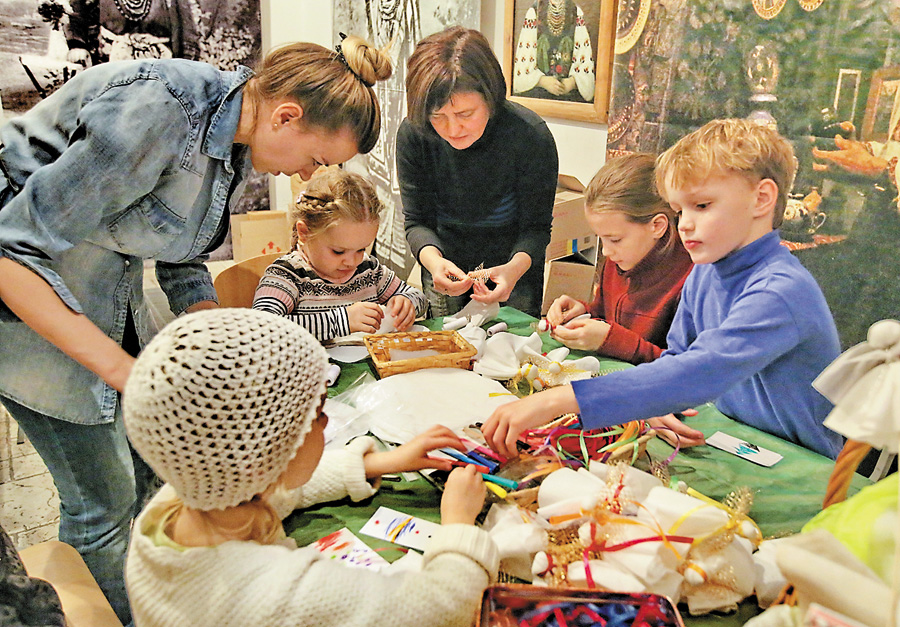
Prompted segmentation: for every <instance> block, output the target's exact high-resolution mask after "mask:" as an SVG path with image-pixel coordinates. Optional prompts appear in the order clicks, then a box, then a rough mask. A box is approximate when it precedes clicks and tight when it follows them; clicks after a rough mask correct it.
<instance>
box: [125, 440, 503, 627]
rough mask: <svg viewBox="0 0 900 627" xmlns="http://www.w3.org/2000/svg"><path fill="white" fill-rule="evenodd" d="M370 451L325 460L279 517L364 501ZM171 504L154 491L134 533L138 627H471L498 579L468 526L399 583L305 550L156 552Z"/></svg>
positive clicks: (451, 530)
mask: <svg viewBox="0 0 900 627" xmlns="http://www.w3.org/2000/svg"><path fill="white" fill-rule="evenodd" d="M371 447H372V441H371V440H369V439H368V438H358V439H357V440H354V441H353V442H351V443H350V444H348V445H347V447H346V448H344V449H342V450H339V451H333V452H326V453H325V455H323V457H322V461H321V462H320V463H319V466H318V468H317V469H316V472H315V474H314V475H313V477H312V478H311V479H310V481H309V482H308V483H307V484H306V485H304V486H303V487H302V488H300V489H298V490H295V491H293V492H291V493H289V497H290V500H289V501H287V502H286V503H285V502H282V503H279V504H276V509H278V510H279V513H281V514H282V515H287V514H288V513H290V511H291V510H293V509H297V508H302V507H305V506H309V505H312V504H314V503H319V502H323V501H327V500H335V499H340V498H343V497H345V496H348V495H349V496H350V498H351V499H353V500H354V501H358V500H361V499H363V498H366V497H368V496H371V494H373V493H374V491H375V488H374V487H373V486H371V485H370V484H369V483H368V482H367V481H366V479H365V471H364V467H363V462H362V457H363V455H364V454H365V453H366V452H368V451H369V450H371ZM172 494H173V492H172V490H171V488H169V487H168V486H166V488H164V489H163V490H162V491H160V493H159V494H158V495H157V496H156V497H154V499H153V500H152V501H151V502H150V503H149V504H148V505H147V507H146V508H145V510H144V511H143V512H142V513H141V515H140V516H139V517H138V518H137V521H136V522H135V526H134V531H133V533H132V538H131V545H130V547H129V551H128V559H127V561H126V564H125V576H126V584H127V588H128V595H129V599H130V601H131V605H132V614H133V617H134V623H135V625H136V627H162V626H164V625H171V626H173V627H174V626H178V627H201V626H203V625H210V626H213V625H214V626H217V627H220V626H221V627H224V626H227V625H235V626H238V625H241V626H243V625H248V626H253V627H265V626H269V625H272V626H274V625H278V626H284V627H288V626H293V625H309V626H311V627H312V626H316V627H322V626H327V625H341V626H344V627H349V626H354V625H359V626H360V627H363V626H365V627H369V626H371V625H386V626H401V625H410V626H416V627H420V626H422V625H428V626H431V625H435V626H437V625H447V626H451V625H460V626H462V625H471V624H472V622H473V620H474V617H475V613H476V611H477V608H478V606H479V601H480V596H481V592H482V590H483V589H484V588H485V587H486V586H487V585H488V584H489V583H490V581H493V580H494V579H495V578H496V575H497V568H498V563H499V557H498V554H497V548H496V546H495V545H494V542H493V540H491V539H490V537H488V534H487V533H486V532H485V531H483V530H482V529H479V528H477V527H474V526H472V525H446V526H441V527H440V529H439V530H438V532H437V533H435V534H434V535H433V536H432V538H431V542H430V544H429V546H428V549H427V550H426V551H425V556H424V568H423V570H422V571H421V572H415V573H403V574H397V575H385V574H381V573H378V572H374V571H370V570H365V569H361V568H350V567H347V566H343V565H341V564H340V563H337V562H335V561H332V560H327V559H322V558H321V554H320V553H319V552H318V551H316V550H315V549H312V548H309V547H307V548H289V547H288V546H286V545H260V544H257V543H255V542H239V541H232V542H226V543H225V544H221V545H219V546H215V547H201V548H188V549H186V550H184V551H179V550H176V549H173V548H170V547H164V546H157V545H156V544H155V543H154V542H153V540H152V539H151V538H150V537H148V535H146V533H145V532H146V531H147V530H148V529H150V528H152V527H153V526H154V522H155V521H156V520H157V519H158V517H159V513H160V510H161V507H160V505H161V504H162V503H164V502H165V501H166V500H168V499H170V498H171V496H172ZM285 505H288V507H286V506H285Z"/></svg>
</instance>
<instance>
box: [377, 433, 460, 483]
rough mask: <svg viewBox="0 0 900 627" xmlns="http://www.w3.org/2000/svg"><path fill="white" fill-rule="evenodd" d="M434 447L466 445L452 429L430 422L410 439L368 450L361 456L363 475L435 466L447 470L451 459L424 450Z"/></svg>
mask: <svg viewBox="0 0 900 627" xmlns="http://www.w3.org/2000/svg"><path fill="white" fill-rule="evenodd" d="M436 450H443V451H453V452H454V453H456V454H461V453H458V452H457V451H465V450H466V447H465V446H463V443H462V442H461V441H460V439H459V436H457V435H456V434H455V433H453V431H451V430H450V429H448V428H447V427H444V426H442V425H434V426H432V427H431V428H430V429H428V430H427V431H425V432H424V433H421V434H419V435H417V436H416V437H414V438H413V439H412V440H410V441H409V442H407V443H406V444H403V445H401V446H398V447H396V448H392V449H390V450H388V451H384V452H380V453H369V454H368V455H366V456H365V457H364V458H363V462H364V463H365V467H366V477H367V478H369V479H372V478H375V477H380V476H381V475H389V474H392V473H396V472H408V471H415V470H422V469H424V468H435V469H437V470H450V469H452V468H453V464H452V460H450V459H445V458H439V457H434V456H432V455H429V454H428V453H430V452H432V451H436Z"/></svg>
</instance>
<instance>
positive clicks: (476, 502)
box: [441, 465, 484, 525]
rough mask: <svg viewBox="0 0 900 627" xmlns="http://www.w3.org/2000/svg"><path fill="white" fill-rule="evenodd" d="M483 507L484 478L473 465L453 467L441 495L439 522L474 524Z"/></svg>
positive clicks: (445, 523)
mask: <svg viewBox="0 0 900 627" xmlns="http://www.w3.org/2000/svg"><path fill="white" fill-rule="evenodd" d="M482 507H484V480H483V479H482V478H481V475H480V474H478V473H477V472H475V467H474V466H471V465H470V466H466V467H465V468H454V469H453V472H451V473H450V476H449V477H447V483H446V484H445V485H444V496H443V497H441V524H442V525H452V524H454V523H458V524H464V525H474V524H475V518H476V517H477V516H478V514H479V513H480V512H481V508H482Z"/></svg>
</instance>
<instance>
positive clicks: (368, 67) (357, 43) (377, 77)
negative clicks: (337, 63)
mask: <svg viewBox="0 0 900 627" xmlns="http://www.w3.org/2000/svg"><path fill="white" fill-rule="evenodd" d="M390 47H391V44H390V43H388V45H387V46H385V47H384V48H375V47H374V46H372V45H371V44H370V43H369V42H367V41H366V40H364V39H362V38H360V37H356V36H355V35H347V37H346V38H345V39H344V40H343V41H342V42H341V43H340V49H341V52H342V53H343V54H344V59H345V60H346V61H347V66H348V67H349V68H350V71H351V72H353V73H354V74H356V76H357V77H358V78H359V80H361V81H362V82H363V83H365V84H366V85H368V86H369V87H372V86H374V85H375V83H376V82H378V81H383V80H386V79H388V78H390V77H391V74H393V71H394V67H393V63H392V62H391V55H390V52H389V50H390Z"/></svg>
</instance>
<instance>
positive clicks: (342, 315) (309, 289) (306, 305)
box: [253, 251, 427, 341]
mask: <svg viewBox="0 0 900 627" xmlns="http://www.w3.org/2000/svg"><path fill="white" fill-rule="evenodd" d="M398 294H399V295H401V296H405V297H406V298H408V299H409V300H410V301H412V304H413V306H414V307H415V309H416V317H420V316H424V315H425V308H426V305H427V301H426V300H425V295H424V294H423V293H422V292H421V290H418V289H416V288H414V287H412V286H410V285H407V284H406V283H405V282H403V281H401V280H400V279H399V278H398V277H397V275H396V274H394V272H393V270H391V269H389V268H386V267H385V266H382V265H381V264H380V263H379V262H378V260H377V259H375V258H374V257H370V256H368V255H366V257H365V258H364V259H363V261H362V263H360V264H359V266H357V268H356V274H354V275H353V278H351V279H350V280H349V281H347V282H346V283H341V284H336V283H331V282H329V281H326V280H325V279H323V278H321V277H319V275H318V274H316V272H315V270H313V269H312V266H311V265H310V264H309V261H308V260H307V259H306V256H305V255H304V254H303V253H302V252H300V251H294V252H291V253H288V254H287V255H285V256H284V257H281V258H280V259H278V260H277V261H275V263H273V264H272V265H270V266H269V267H268V268H266V272H265V274H263V277H262V279H260V281H259V286H258V287H257V288H256V294H255V295H254V297H253V308H254V309H259V310H261V311H268V312H271V313H274V314H278V315H279V316H285V317H287V318H289V319H291V320H293V321H295V322H297V323H298V324H301V325H303V327H304V328H305V329H306V330H307V331H309V332H310V333H312V334H313V335H314V336H315V337H316V338H317V339H319V340H320V341H323V340H330V339H332V338H335V337H341V336H344V335H349V334H350V320H349V318H348V317H347V308H348V307H349V306H350V305H352V304H354V303H358V302H362V301H370V302H375V303H379V304H382V305H383V304H385V303H387V302H388V300H390V298H391V297H393V296H396V295H398Z"/></svg>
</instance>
